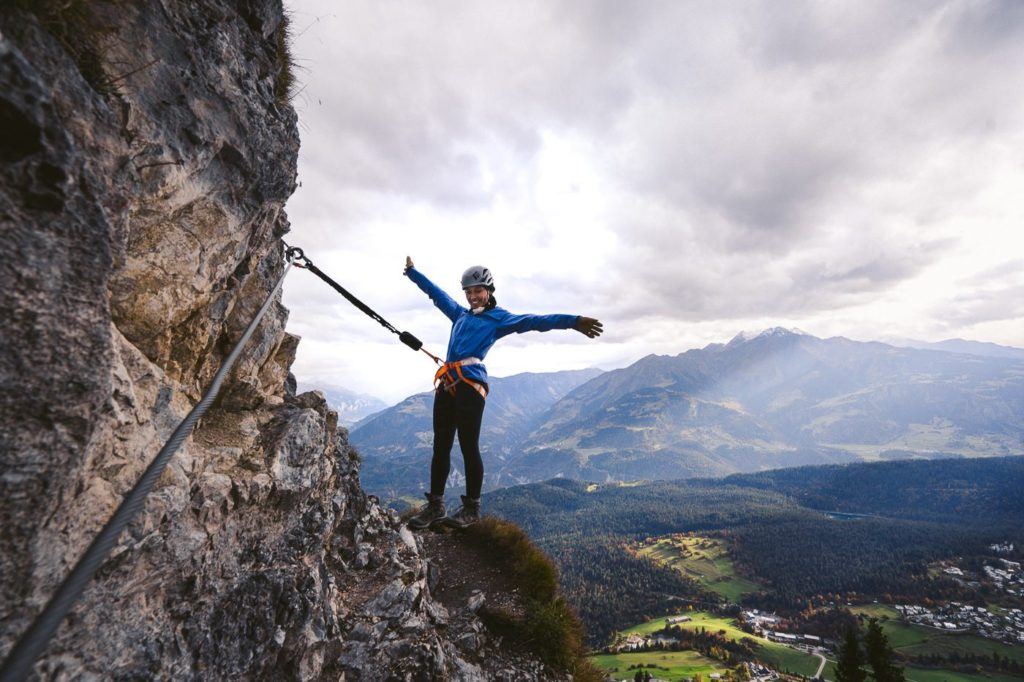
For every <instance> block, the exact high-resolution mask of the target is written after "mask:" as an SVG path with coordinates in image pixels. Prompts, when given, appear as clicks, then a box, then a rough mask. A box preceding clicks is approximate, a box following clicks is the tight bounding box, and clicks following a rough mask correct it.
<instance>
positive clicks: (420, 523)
mask: <svg viewBox="0 0 1024 682" xmlns="http://www.w3.org/2000/svg"><path fill="white" fill-rule="evenodd" d="M424 494H425V495H426V496H427V504H426V506H424V507H423V508H422V509H420V511H419V513H417V514H416V515H415V516H413V517H412V518H410V519H409V523H408V524H407V525H408V526H409V528H412V529H413V530H423V529H424V528H426V527H427V526H429V525H430V524H431V523H433V522H434V521H437V520H438V519H443V518H444V495H431V494H430V493H424Z"/></svg>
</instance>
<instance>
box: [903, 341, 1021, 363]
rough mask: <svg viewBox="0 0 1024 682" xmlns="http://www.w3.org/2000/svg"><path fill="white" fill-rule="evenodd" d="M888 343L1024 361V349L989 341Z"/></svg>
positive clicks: (904, 346)
mask: <svg viewBox="0 0 1024 682" xmlns="http://www.w3.org/2000/svg"><path fill="white" fill-rule="evenodd" d="M886 343H889V344H891V345H893V346H898V347H901V348H920V349H924V350H940V351H945V352H947V353H964V354H966V355H979V356H981V357H987V358H1007V359H1011V360H1024V348H1014V347H1013V346H1000V345H999V344H996V343H989V342H988V341H969V340H967V339H946V340H945V341H936V342H929V341H917V340H915V339H898V338H894V339H888V340H886Z"/></svg>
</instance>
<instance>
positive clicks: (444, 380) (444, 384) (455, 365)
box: [434, 358, 487, 400]
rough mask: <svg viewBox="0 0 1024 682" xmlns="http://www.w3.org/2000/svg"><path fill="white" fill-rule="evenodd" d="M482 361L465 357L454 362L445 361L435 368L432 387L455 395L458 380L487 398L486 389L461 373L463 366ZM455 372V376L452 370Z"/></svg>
mask: <svg viewBox="0 0 1024 682" xmlns="http://www.w3.org/2000/svg"><path fill="white" fill-rule="evenodd" d="M481 362H482V360H480V358H466V359H465V360H456V361H455V362H446V363H444V364H443V365H441V366H440V367H439V368H438V369H437V373H436V374H435V375H434V388H435V389H438V388H443V389H444V390H446V391H448V393H449V394H451V395H453V396H454V395H455V387H456V386H457V385H458V383H459V382H460V381H462V382H464V383H467V384H469V385H470V386H472V387H473V388H474V389H475V390H476V392H477V393H479V394H480V395H481V396H482V397H483V398H484V400H486V399H487V389H486V388H484V385H483V384H482V383H480V382H479V381H473V380H472V379H469V378H467V377H466V375H464V374H463V373H462V368H463V367H468V366H469V365H478V364H480V363H481ZM453 371H454V372H455V376H452V372H453Z"/></svg>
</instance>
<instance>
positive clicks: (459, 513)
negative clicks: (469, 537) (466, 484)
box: [438, 495, 480, 528]
mask: <svg viewBox="0 0 1024 682" xmlns="http://www.w3.org/2000/svg"><path fill="white" fill-rule="evenodd" d="M479 520H480V498H479V497H477V498H472V497H466V496H465V495H463V496H462V506H461V507H459V508H458V509H457V510H456V511H455V513H454V514H452V515H451V516H446V517H445V518H443V519H441V520H440V521H438V523H439V524H443V525H445V526H447V527H449V528H467V527H469V526H471V525H473V524H474V523H476V522H477V521H479Z"/></svg>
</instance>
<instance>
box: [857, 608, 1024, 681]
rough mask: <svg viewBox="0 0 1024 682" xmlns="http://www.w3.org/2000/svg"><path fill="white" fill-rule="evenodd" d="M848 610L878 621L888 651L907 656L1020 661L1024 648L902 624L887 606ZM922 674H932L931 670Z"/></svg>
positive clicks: (898, 616) (982, 638)
mask: <svg viewBox="0 0 1024 682" xmlns="http://www.w3.org/2000/svg"><path fill="white" fill-rule="evenodd" d="M850 611H852V612H853V613H860V614H864V615H865V616H868V617H871V618H878V620H879V623H880V624H881V626H882V631H883V632H885V636H886V637H888V638H889V643H890V644H891V645H892V648H893V649H895V650H896V651H899V652H900V653H902V654H905V655H907V656H923V655H929V654H942V655H947V654H951V653H953V652H955V651H959V652H961V653H973V654H982V655H991V654H992V652H993V651H995V652H998V653H999V655H1000V656H1007V657H1009V658H1011V659H1013V660H1017V661H1021V662H1024V646H1013V645H1010V644H1004V643H1003V642H997V641H995V640H992V639H986V638H984V637H980V636H978V635H971V634H963V633H952V632H942V631H941V630H936V629H935V628H930V627H926V626H924V625H912V624H910V623H905V622H903V621H901V620H900V613H899V611H897V610H896V609H894V608H892V607H891V606H885V605H882V604H870V605H863V606H854V607H851V608H850ZM923 672H927V673H929V674H933V673H934V671H923ZM931 679H937V678H929V680H931ZM950 679H954V678H950Z"/></svg>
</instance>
